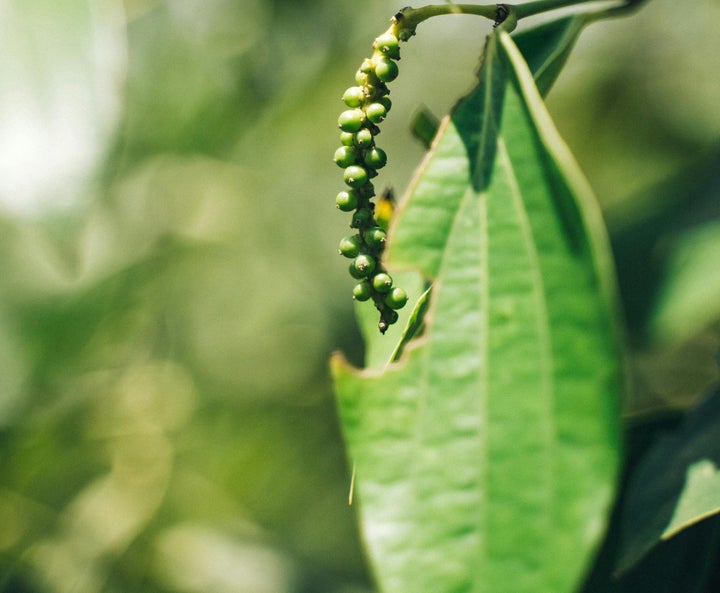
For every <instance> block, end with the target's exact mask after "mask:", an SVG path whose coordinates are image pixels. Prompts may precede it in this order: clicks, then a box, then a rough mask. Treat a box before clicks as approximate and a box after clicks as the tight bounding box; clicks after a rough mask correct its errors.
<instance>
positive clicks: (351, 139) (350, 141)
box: [340, 132, 355, 146]
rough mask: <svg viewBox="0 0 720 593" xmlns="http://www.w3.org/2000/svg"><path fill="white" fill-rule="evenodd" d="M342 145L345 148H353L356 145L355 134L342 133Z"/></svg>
mask: <svg viewBox="0 0 720 593" xmlns="http://www.w3.org/2000/svg"><path fill="white" fill-rule="evenodd" d="M340 144H342V145H343V146H352V145H354V144H355V134H353V133H352V132H340Z"/></svg>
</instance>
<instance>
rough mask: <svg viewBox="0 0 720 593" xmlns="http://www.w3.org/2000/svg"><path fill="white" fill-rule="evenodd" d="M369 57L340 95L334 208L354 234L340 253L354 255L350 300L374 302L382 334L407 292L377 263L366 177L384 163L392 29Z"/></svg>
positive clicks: (379, 244)
mask: <svg viewBox="0 0 720 593" xmlns="http://www.w3.org/2000/svg"><path fill="white" fill-rule="evenodd" d="M373 50H374V52H373V55H372V57H371V58H368V59H366V60H364V61H363V63H362V65H361V66H360V69H359V70H358V71H357V73H356V74H355V83H356V85H355V86H351V87H350V88H349V89H347V90H346V91H345V93H344V94H343V97H342V100H343V102H344V103H345V105H346V107H347V109H346V110H345V111H343V112H342V113H341V114H340V117H339V118H338V126H339V127H340V130H341V132H340V144H341V146H340V148H338V149H337V150H336V151H335V158H334V160H335V163H337V165H338V166H339V167H341V168H343V169H344V173H343V178H344V180H345V184H346V185H347V186H348V187H347V189H345V190H343V191H341V192H340V193H338V195H337V198H336V204H337V207H338V208H339V209H340V210H342V211H343V212H352V213H353V215H352V222H351V223H350V227H351V228H352V229H355V230H356V233H355V234H353V235H350V236H348V237H345V238H344V239H342V241H340V254H341V255H343V256H345V257H347V258H350V259H352V262H351V263H350V275H351V276H352V277H353V278H355V279H356V280H357V281H358V282H357V284H356V285H355V287H354V288H353V298H354V299H355V300H358V301H368V300H372V301H373V303H374V304H375V307H376V308H377V310H378V311H379V312H380V322H379V323H378V328H379V329H380V331H381V332H382V333H385V331H386V330H387V329H388V327H390V326H391V325H392V324H393V323H395V322H396V321H397V319H398V314H397V310H398V309H401V308H402V307H404V306H405V303H407V300H408V296H407V293H406V292H405V291H404V290H403V289H402V288H400V287H397V286H394V284H393V279H392V278H391V277H390V275H389V274H388V273H387V271H386V270H385V269H384V267H383V265H382V261H381V256H382V252H383V250H384V249H385V242H386V240H387V234H386V229H385V228H383V226H382V225H381V224H379V223H378V221H377V220H376V218H375V203H374V202H373V201H372V199H373V197H374V196H375V188H374V187H373V184H372V182H371V181H370V180H371V179H373V178H374V177H376V176H377V174H378V170H379V169H382V168H383V167H384V166H385V164H386V163H387V155H386V154H385V151H384V150H382V149H381V148H379V147H378V146H376V145H375V137H376V136H377V135H378V134H379V133H380V128H379V127H378V124H380V122H382V121H383V120H384V119H385V116H386V115H387V113H388V112H389V111H390V107H391V106H392V103H391V101H390V98H389V97H388V95H389V94H390V91H389V90H388V87H387V83H389V82H392V81H393V80H395V78H397V75H398V66H397V63H396V60H399V59H400V47H399V44H398V38H397V37H396V35H395V34H394V33H393V29H392V27H391V28H390V30H388V31H387V32H386V33H384V34H382V35H380V36H379V37H378V38H377V39H375V42H374V43H373Z"/></svg>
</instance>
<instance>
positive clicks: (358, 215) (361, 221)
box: [350, 208, 372, 229]
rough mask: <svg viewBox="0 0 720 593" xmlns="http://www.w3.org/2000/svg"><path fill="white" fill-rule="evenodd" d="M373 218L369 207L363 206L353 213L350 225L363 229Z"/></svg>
mask: <svg viewBox="0 0 720 593" xmlns="http://www.w3.org/2000/svg"><path fill="white" fill-rule="evenodd" d="M371 220H372V212H370V210H368V209H367V208H362V209H361V210H358V211H357V212H355V213H354V214H353V217H352V222H351V223H350V226H351V227H352V228H354V229H362V228H365V227H366V226H368V225H369V224H370V221H371Z"/></svg>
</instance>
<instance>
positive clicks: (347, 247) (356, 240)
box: [338, 235, 362, 257]
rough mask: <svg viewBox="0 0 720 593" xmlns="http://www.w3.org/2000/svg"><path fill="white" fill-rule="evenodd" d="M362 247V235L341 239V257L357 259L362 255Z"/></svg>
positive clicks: (339, 247)
mask: <svg viewBox="0 0 720 593" xmlns="http://www.w3.org/2000/svg"><path fill="white" fill-rule="evenodd" d="M361 246H362V239H361V238H360V235H353V236H351V237H345V238H344V239H341V241H340V245H339V246H338V249H339V251H340V255H344V256H345V257H357V256H358V254H359V253H360V247H361Z"/></svg>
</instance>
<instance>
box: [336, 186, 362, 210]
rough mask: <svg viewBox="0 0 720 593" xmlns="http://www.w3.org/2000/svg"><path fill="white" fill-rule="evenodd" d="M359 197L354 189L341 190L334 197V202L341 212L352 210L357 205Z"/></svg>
mask: <svg viewBox="0 0 720 593" xmlns="http://www.w3.org/2000/svg"><path fill="white" fill-rule="evenodd" d="M358 201H359V197H358V195H357V192H356V191H355V190H354V189H351V190H350V191H341V192H340V193H339V194H338V195H337V197H336V198H335V204H337V207H338V209H340V210H342V211H343V212H352V211H353V210H355V208H357V206H358Z"/></svg>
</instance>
